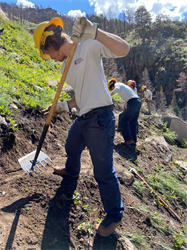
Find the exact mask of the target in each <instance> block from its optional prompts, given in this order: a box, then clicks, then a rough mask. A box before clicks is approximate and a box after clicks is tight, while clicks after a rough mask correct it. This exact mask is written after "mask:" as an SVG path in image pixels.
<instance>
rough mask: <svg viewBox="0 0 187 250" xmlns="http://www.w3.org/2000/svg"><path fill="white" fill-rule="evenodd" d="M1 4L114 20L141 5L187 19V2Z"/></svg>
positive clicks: (41, 0)
mask: <svg viewBox="0 0 187 250" xmlns="http://www.w3.org/2000/svg"><path fill="white" fill-rule="evenodd" d="M1 2H6V3H9V4H11V3H14V4H18V5H19V4H22V5H23V6H27V7H33V8H34V6H35V4H36V5H38V6H39V7H40V6H43V8H47V7H51V8H53V9H55V10H57V11H58V12H59V13H61V14H65V15H71V16H73V17H76V16H77V15H82V14H83V15H85V14H92V13H96V14H103V15H105V16H106V17H107V15H108V13H109V11H111V13H112V17H113V18H118V17H119V15H120V13H121V12H122V11H123V10H126V9H127V8H128V9H129V10H130V11H133V12H135V11H136V9H137V8H138V7H139V6H140V5H144V6H145V7H146V9H147V10H148V11H149V12H150V14H151V15H152V18H153V20H154V18H155V17H156V15H157V14H158V13H163V14H166V15H168V16H169V17H170V18H171V19H172V20H180V21H182V20H184V19H185V18H187V0H177V2H176V0H31V1H30V0H4V1H1Z"/></svg>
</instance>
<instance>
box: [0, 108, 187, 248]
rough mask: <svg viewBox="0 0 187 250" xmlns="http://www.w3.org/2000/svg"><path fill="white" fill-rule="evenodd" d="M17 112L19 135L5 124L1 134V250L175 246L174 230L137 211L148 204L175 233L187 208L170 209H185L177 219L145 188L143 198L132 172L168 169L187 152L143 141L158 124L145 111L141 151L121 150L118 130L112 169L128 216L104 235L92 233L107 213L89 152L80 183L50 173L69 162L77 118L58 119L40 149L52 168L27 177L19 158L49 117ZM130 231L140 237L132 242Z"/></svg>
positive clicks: (184, 220)
mask: <svg viewBox="0 0 187 250" xmlns="http://www.w3.org/2000/svg"><path fill="white" fill-rule="evenodd" d="M20 109H21V112H20V113H17V114H16V115H15V117H14V119H16V126H15V128H17V130H15V129H12V128H10V127H9V126H8V127H7V126H5V125H3V124H1V130H0V150H1V151H0V152H1V153H0V169H1V186H0V197H1V203H0V209H1V210H0V221H1V223H0V249H2V250H3V249H6V250H8V249H16V250H26V249H27V250H31V249H32V250H34V249H45V250H47V249H77V250H78V249H95V250H96V249H97V250H98V249H106V250H108V249H120V250H121V249H128V250H130V249H140V250H144V249H152V250H158V249H166V248H164V244H165V245H168V246H170V249H175V248H174V238H173V235H171V234H170V233H169V230H168V231H167V232H166V233H164V234H163V232H161V231H160V230H158V228H156V227H155V225H154V224H153V223H152V221H151V219H150V215H149V214H147V215H145V214H144V213H142V212H141V210H140V209H139V208H140V204H141V205H144V206H146V207H148V209H149V211H150V213H154V214H158V213H160V218H161V220H162V221H163V222H164V223H166V224H168V226H169V227H171V226H172V227H174V228H175V229H176V230H177V229H181V225H187V207H186V205H185V204H184V203H181V204H178V203H177V205H176V203H175V202H173V203H172V204H170V208H171V209H172V210H173V211H175V212H176V213H177V214H178V211H180V220H181V222H180V221H179V220H178V219H177V218H176V217H175V216H173V215H172V214H171V213H170V212H169V210H168V209H167V208H165V207H164V206H163V205H160V204H159V205H158V204H157V205H155V195H154V194H153V193H152V192H150V191H149V189H148V188H147V191H146V195H144V196H142V197H140V196H138V195H137V194H136V193H135V189H134V187H133V182H134V181H140V180H139V179H138V177H137V176H136V175H134V174H132V173H131V172H130V171H129V170H130V169H131V168H132V166H135V167H139V166H141V172H139V174H140V175H141V176H142V177H144V178H145V177H146V176H147V175H149V174H153V173H154V172H156V171H155V166H156V165H159V166H161V167H162V168H165V170H166V171H169V170H170V168H169V161H170V160H171V159H172V157H173V154H174V155H175V158H179V157H180V156H181V157H186V156H187V155H186V149H182V148H177V147H176V148H175V150H173V151H171V150H170V149H169V147H170V146H169V147H168V148H167V147H164V146H158V143H157V144H155V143H150V142H149V140H148V141H147V142H146V138H149V137H151V136H152V134H151V131H153V130H154V124H155V121H154V119H152V118H151V119H150V117H149V116H145V115H144V114H142V113H141V115H140V119H139V135H138V143H137V145H136V147H135V146H124V145H121V142H122V136H121V134H120V133H119V132H117V131H116V136H115V147H114V166H115V168H116V171H117V175H118V178H119V182H120V188H121V194H122V199H123V202H124V205H125V211H124V217H123V219H122V222H121V225H120V226H119V227H118V228H117V229H116V232H115V233H114V234H112V235H111V236H109V237H101V236H99V235H98V234H97V233H96V232H95V230H94V228H95V226H96V224H97V223H98V222H99V219H102V218H104V216H105V212H104V210H103V207H102V203H101V201H100V195H99V190H98V185H97V183H96V181H95V179H94V177H93V166H92V162H91V159H90V156H89V152H88V150H87V149H86V150H84V151H83V154H82V168H81V175H80V177H79V178H77V179H73V178H70V177H66V178H62V177H60V176H58V175H54V174H53V166H56V165H60V166H63V165H64V164H65V161H66V152H65V149H64V144H65V140H66V137H67V133H68V129H69V127H70V126H71V123H72V121H73V119H72V118H71V117H69V115H68V114H62V115H59V116H58V117H56V118H53V120H52V122H51V125H50V128H49V131H48V133H47V136H46V138H45V141H44V143H43V147H42V151H43V152H45V153H46V154H47V155H48V156H49V157H50V158H51V159H52V161H53V163H52V164H49V165H47V164H45V165H46V169H43V171H42V172H40V171H37V174H36V173H33V176H29V175H28V174H27V173H26V172H25V171H23V169H22V168H21V167H20V165H19V163H18V159H19V158H21V157H22V156H24V155H26V154H28V153H30V152H32V151H33V150H35V149H36V148H37V146H38V142H39V139H40V136H41V132H42V130H43V126H44V124H45V119H46V118H45V117H42V116H41V114H40V113H39V112H38V111H37V110H36V111H33V110H30V109H27V110H25V109H23V108H21V107H20ZM120 110H121V106H120V105H115V113H116V118H118V113H119V112H120ZM158 136H159V135H157V137H158ZM158 138H159V137H158ZM160 138H161V137H160ZM160 140H162V139H160ZM183 178H186V173H183ZM132 234H133V235H137V237H136V238H135V237H132ZM138 235H143V237H142V239H143V241H140V240H138ZM177 249H180V248H177ZM181 249H182V248H181ZM184 249H185V248H184Z"/></svg>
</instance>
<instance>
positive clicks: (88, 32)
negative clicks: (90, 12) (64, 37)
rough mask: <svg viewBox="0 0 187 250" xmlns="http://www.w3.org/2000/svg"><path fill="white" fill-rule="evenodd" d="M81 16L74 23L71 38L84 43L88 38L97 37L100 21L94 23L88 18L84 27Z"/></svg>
mask: <svg viewBox="0 0 187 250" xmlns="http://www.w3.org/2000/svg"><path fill="white" fill-rule="evenodd" d="M80 20H81V17H78V18H77V19H76V21H75V23H74V25H73V29H72V35H71V39H72V40H73V42H75V43H82V42H84V41H86V40H87V39H95V38H96V37H97V29H98V23H92V22H90V21H89V20H88V19H87V18H86V24H85V26H84V28H83V26H82V24H81V22H80Z"/></svg>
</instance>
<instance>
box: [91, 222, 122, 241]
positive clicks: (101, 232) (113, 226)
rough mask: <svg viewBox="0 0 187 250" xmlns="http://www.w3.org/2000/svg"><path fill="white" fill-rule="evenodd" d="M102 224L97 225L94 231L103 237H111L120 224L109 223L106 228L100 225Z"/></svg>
mask: <svg viewBox="0 0 187 250" xmlns="http://www.w3.org/2000/svg"><path fill="white" fill-rule="evenodd" d="M103 222H104V220H103V221H102V222H101V223H100V224H99V225H97V227H96V230H97V233H98V234H99V235H101V236H104V237H106V236H109V235H111V234H112V233H113V232H114V230H115V229H116V228H117V226H118V225H119V224H120V222H117V223H116V222H111V223H110V224H109V225H108V226H106V227H104V225H102V224H103Z"/></svg>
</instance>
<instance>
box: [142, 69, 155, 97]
mask: <svg viewBox="0 0 187 250" xmlns="http://www.w3.org/2000/svg"><path fill="white" fill-rule="evenodd" d="M143 85H145V86H146V87H147V89H149V90H150V91H151V92H152V93H153V91H154V87H153V85H152V83H151V81H150V78H149V72H148V70H147V69H146V68H145V69H144V71H143V72H142V78H141V87H142V86H143Z"/></svg>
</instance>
